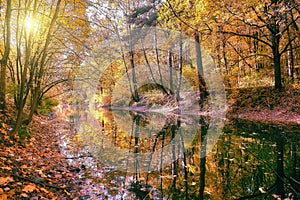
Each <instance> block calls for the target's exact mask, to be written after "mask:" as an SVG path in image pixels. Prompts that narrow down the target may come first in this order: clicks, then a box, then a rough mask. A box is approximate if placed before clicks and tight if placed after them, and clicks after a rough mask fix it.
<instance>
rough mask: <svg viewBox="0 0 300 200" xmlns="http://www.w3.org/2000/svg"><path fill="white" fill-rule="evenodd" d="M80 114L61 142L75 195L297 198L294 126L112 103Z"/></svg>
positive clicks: (299, 131)
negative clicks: (72, 168) (74, 171)
mask: <svg viewBox="0 0 300 200" xmlns="http://www.w3.org/2000/svg"><path fill="white" fill-rule="evenodd" d="M79 121H80V122H81V123H79ZM79 121H75V123H74V124H76V126H75V127H74V128H75V129H76V134H75V135H74V137H73V138H72V139H70V140H65V143H64V144H63V145H62V146H63V148H64V150H65V151H64V152H65V153H66V154H67V155H68V157H70V159H69V161H70V162H71V163H73V164H74V165H77V166H78V167H79V168H80V169H81V173H80V176H79V177H77V178H78V185H79V186H80V190H81V193H82V196H81V197H80V199H276V198H278V199H279V195H281V197H282V196H284V197H285V198H287V197H288V196H290V197H291V196H293V198H294V199H296V198H297V197H296V196H297V194H298V198H299V192H300V190H299V188H300V183H299V182H300V164H299V162H298V160H299V159H300V142H299V136H300V127H299V126H296V125H294V126H292V125H290V126H285V125H267V124H262V123H258V122H255V123H254V122H249V121H241V120H231V121H229V120H225V121H224V120H218V119H212V118H210V117H203V116H199V115H188V114H185V115H178V114H172V113H169V114H162V113H155V112H147V113H140V112H133V111H128V110H111V109H99V110H98V111H97V112H96V113H94V114H93V116H88V115H85V116H84V115H82V117H81V119H80V120H79ZM74 138H75V139H74ZM74 141H76V142H75V145H74V143H73V148H70V147H67V145H70V144H71V143H72V142H74ZM75 147H76V149H77V150H74V148H75ZM282 199H283V198H282Z"/></svg>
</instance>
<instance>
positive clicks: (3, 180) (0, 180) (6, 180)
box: [0, 177, 14, 186]
mask: <svg viewBox="0 0 300 200" xmlns="http://www.w3.org/2000/svg"><path fill="white" fill-rule="evenodd" d="M13 181H14V179H13V178H11V177H6V178H3V177H0V186H3V185H6V184H7V183H9V182H13Z"/></svg>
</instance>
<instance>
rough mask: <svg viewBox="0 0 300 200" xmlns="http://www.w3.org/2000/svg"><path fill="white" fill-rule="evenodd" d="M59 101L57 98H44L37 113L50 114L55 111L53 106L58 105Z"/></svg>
mask: <svg viewBox="0 0 300 200" xmlns="http://www.w3.org/2000/svg"><path fill="white" fill-rule="evenodd" d="M58 104H59V103H58V101H57V100H54V99H50V98H45V99H43V100H42V102H41V103H40V105H39V106H38V108H37V113H38V114H41V115H48V114H49V113H51V112H53V110H52V108H53V107H55V106H57V105H58Z"/></svg>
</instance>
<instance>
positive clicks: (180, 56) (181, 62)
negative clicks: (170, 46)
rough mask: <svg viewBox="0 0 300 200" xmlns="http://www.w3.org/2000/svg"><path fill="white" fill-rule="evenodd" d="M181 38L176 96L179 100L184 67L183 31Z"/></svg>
mask: <svg viewBox="0 0 300 200" xmlns="http://www.w3.org/2000/svg"><path fill="white" fill-rule="evenodd" d="M179 40H180V41H179V69H178V71H177V86H176V94H175V98H176V100H177V101H179V100H180V88H181V80H182V68H183V49H182V33H180V39H179Z"/></svg>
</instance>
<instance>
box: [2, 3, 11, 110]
mask: <svg viewBox="0 0 300 200" xmlns="http://www.w3.org/2000/svg"><path fill="white" fill-rule="evenodd" d="M11 12H12V10H11V0H7V1H6V13H5V22H4V37H3V39H4V45H3V46H4V53H3V54H2V51H1V54H2V59H1V60H0V64H1V65H0V67H1V68H0V111H1V110H2V111H4V110H5V101H6V100H5V98H6V69H7V62H8V59H9V54H10V39H11V30H10V29H11Z"/></svg>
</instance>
